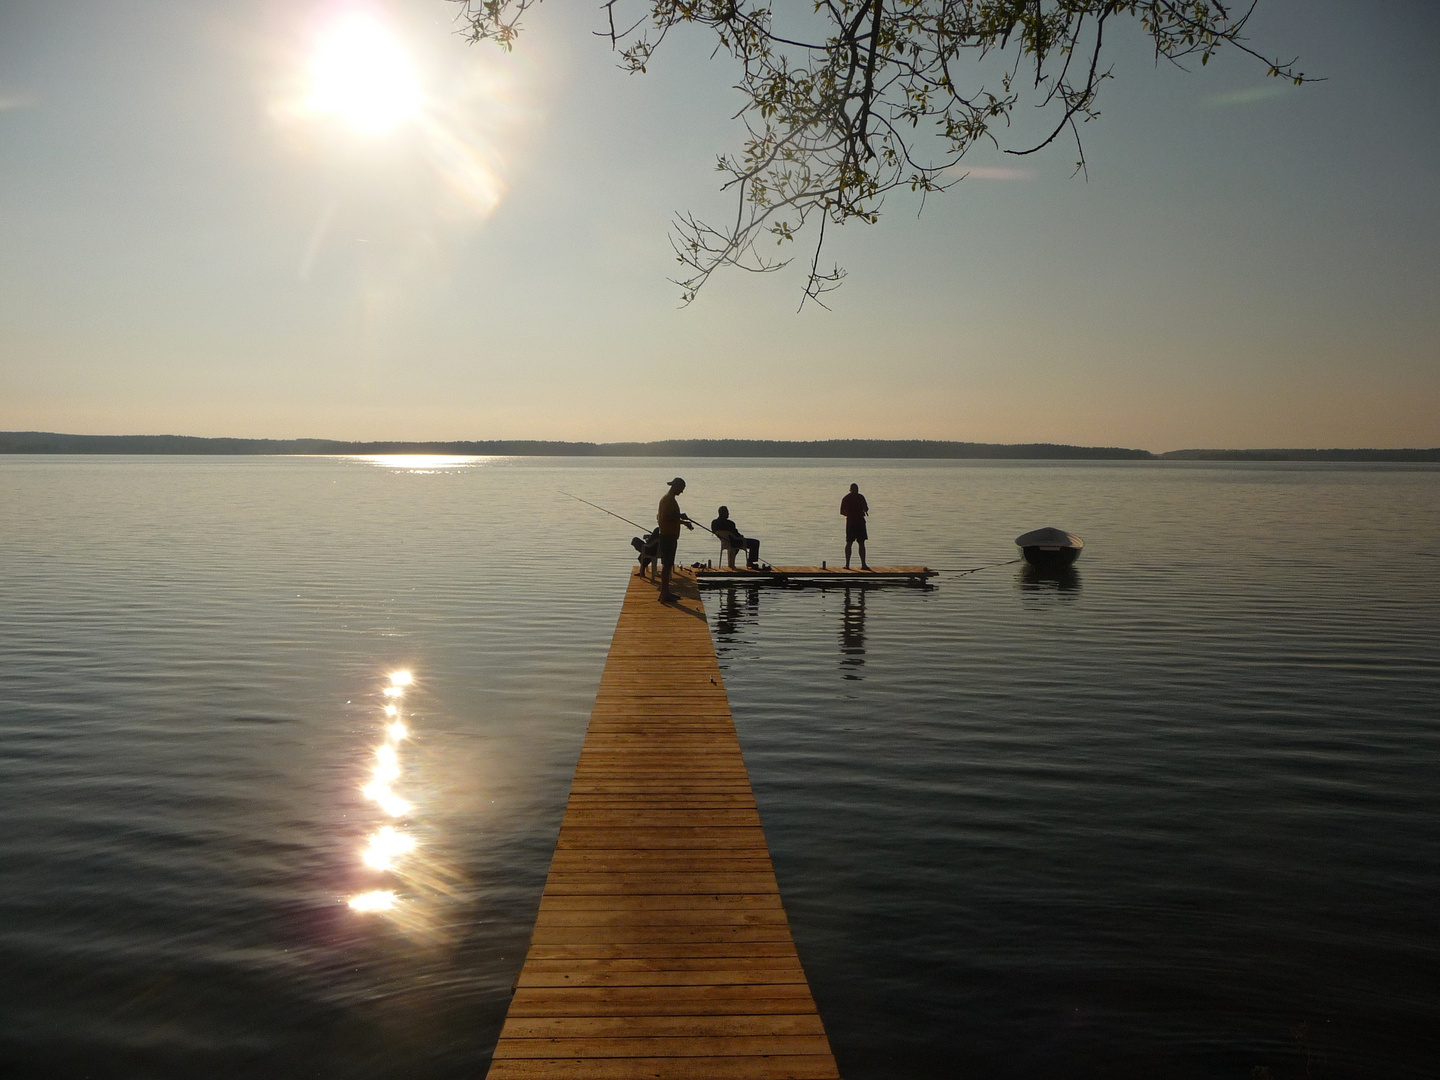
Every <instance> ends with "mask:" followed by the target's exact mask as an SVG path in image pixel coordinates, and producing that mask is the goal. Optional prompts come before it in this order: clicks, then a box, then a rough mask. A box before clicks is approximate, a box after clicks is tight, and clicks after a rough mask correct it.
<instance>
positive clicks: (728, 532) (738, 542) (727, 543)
mask: <svg viewBox="0 0 1440 1080" xmlns="http://www.w3.org/2000/svg"><path fill="white" fill-rule="evenodd" d="M710 531H711V532H712V533H714V534H715V535H716V537H717V538H719V540H720V558H721V560H722V561H723V560H724V558H725V555H726V554H727V553H728V554H729V556H730V569H731V570H734V569H735V552H737V551H740V550H742V549H743V550H744V552H745V565H746V566H747V567H748V568H750V569H752V570H753V569H754V568H755V564H756V563H757V562H759V561H760V541H759V540H755V539H753V538H752V539H747V538H746V537H744V536H743V535H741V533H740V529H739V527H738V526H736V524H735V522H733V521H731V520H730V508H729V507H728V506H722V507H720V516H719V517H717V518H716V519H715V520H714V521H712V522H710Z"/></svg>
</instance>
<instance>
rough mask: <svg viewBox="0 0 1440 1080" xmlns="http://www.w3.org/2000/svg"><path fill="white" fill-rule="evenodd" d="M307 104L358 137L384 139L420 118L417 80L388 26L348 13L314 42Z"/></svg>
mask: <svg viewBox="0 0 1440 1080" xmlns="http://www.w3.org/2000/svg"><path fill="white" fill-rule="evenodd" d="M306 104H307V106H308V107H309V108H310V109H311V110H312V111H314V112H316V113H321V114H325V115H328V116H333V117H335V118H336V119H338V120H340V121H342V122H343V123H344V124H346V125H347V126H349V127H351V128H353V129H354V130H355V131H357V132H360V133H362V134H366V135H378V134H383V133H385V132H388V131H391V130H393V129H395V128H396V127H398V126H399V125H401V124H403V123H405V122H406V121H409V120H414V119H416V118H417V117H418V116H419V115H420V109H421V105H422V95H421V93H420V79H419V75H418V73H417V72H416V70H415V65H414V63H413V62H412V61H411V60H410V57H409V56H407V55H406V53H405V49H404V47H403V46H402V45H401V44H400V41H399V40H398V39H397V38H396V36H395V34H394V33H393V32H392V31H391V30H390V28H389V27H388V26H386V25H385V24H384V23H383V22H382V21H381V20H380V19H378V18H376V17H375V16H373V15H369V14H366V13H364V12H349V13H346V14H344V15H341V16H339V17H338V18H336V19H335V21H334V22H332V23H330V24H329V25H328V26H327V27H326V28H325V29H324V31H322V33H321V34H320V37H319V39H318V41H317V42H316V45H315V51H314V53H313V54H312V56H311V58H310V95H309V97H308V98H307V99H306Z"/></svg>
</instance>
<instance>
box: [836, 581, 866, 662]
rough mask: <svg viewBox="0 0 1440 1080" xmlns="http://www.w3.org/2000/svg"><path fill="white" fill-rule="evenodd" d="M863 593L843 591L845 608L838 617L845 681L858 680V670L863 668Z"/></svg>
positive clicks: (852, 590) (859, 591)
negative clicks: (852, 594)
mask: <svg viewBox="0 0 1440 1080" xmlns="http://www.w3.org/2000/svg"><path fill="white" fill-rule="evenodd" d="M865 592H866V590H865V589H846V590H845V607H844V610H843V611H842V612H841V615H840V666H841V667H842V668H845V669H848V670H847V671H846V672H845V678H847V679H860V678H861V677H862V676H861V675H860V673H859V670H858V669H859V668H862V667H864V666H865ZM851 593H855V594H856V595H854V596H851V595H850V594H851Z"/></svg>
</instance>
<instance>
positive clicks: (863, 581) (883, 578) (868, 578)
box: [693, 564, 940, 586]
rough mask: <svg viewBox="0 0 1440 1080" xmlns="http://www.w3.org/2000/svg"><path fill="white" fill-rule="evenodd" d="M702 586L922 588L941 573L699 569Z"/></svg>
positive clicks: (879, 568)
mask: <svg viewBox="0 0 1440 1080" xmlns="http://www.w3.org/2000/svg"><path fill="white" fill-rule="evenodd" d="M693 573H694V574H695V580H696V581H698V582H699V583H700V584H701V585H738V584H742V583H744V584H748V585H846V586H849V585H882V584H884V585H895V584H900V585H924V584H925V582H926V581H928V580H929V579H930V578H932V577H935V576H936V575H938V574H939V573H940V571H938V570H931V569H930V568H929V567H928V566H872V567H871V568H870V569H869V570H861V569H860V568H859V567H856V568H855V569H853V570H847V569H846V568H845V566H844V565H843V564H842V565H840V566H829V567H826V566H770V565H768V564H767V565H765V566H760V567H756V568H755V569H753V570H751V569H749V568H748V567H744V566H737V567H734V568H733V569H732V568H731V567H728V566H700V567H696V568H695V569H694V571H693Z"/></svg>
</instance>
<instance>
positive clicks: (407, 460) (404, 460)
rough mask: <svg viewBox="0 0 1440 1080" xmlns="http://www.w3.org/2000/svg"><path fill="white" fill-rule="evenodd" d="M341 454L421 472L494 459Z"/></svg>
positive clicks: (472, 456) (349, 457)
mask: <svg viewBox="0 0 1440 1080" xmlns="http://www.w3.org/2000/svg"><path fill="white" fill-rule="evenodd" d="M341 456H342V457H344V458H345V460H347V461H358V462H360V463H361V464H364V465H376V466H379V467H380V468H383V469H394V470H396V471H397V472H410V473H422V474H425V473H439V472H449V471H452V470H454V469H470V468H474V467H475V466H477V465H486V464H489V463H490V462H492V461H494V460H496V458H495V457H494V456H493V455H491V456H483V455H478V454H344V455H341ZM396 674H399V675H408V674H409V672H405V671H401V672H397V673H396ZM401 685H405V684H401ZM386 692H387V693H388V692H389V691H386Z"/></svg>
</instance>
